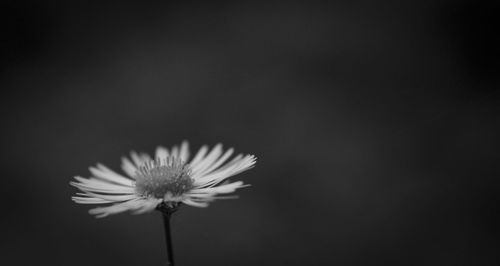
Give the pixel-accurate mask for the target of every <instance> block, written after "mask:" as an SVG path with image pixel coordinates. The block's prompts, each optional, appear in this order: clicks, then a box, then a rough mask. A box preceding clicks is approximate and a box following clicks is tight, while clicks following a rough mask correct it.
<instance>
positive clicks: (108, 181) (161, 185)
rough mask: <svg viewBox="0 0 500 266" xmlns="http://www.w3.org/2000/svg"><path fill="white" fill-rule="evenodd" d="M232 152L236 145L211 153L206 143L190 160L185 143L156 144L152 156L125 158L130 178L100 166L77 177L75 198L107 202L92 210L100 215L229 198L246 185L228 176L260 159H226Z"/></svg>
mask: <svg viewBox="0 0 500 266" xmlns="http://www.w3.org/2000/svg"><path fill="white" fill-rule="evenodd" d="M232 154H233V149H232V148H231V149H229V150H227V151H225V152H224V151H223V149H222V145H221V144H217V145H216V146H215V147H214V148H213V149H212V150H210V152H209V148H208V147H207V146H203V147H201V148H200V150H199V151H198V152H197V153H196V155H195V156H194V158H193V159H192V160H191V161H189V164H188V160H189V147H188V142H187V141H184V142H183V143H182V144H181V145H180V147H177V146H174V147H172V149H170V150H168V149H166V148H164V147H158V148H157V149H156V155H155V158H154V159H152V158H151V157H150V156H149V155H148V154H145V153H141V154H138V153H136V152H133V151H132V152H131V153H130V157H131V159H132V161H131V160H130V159H129V158H126V157H122V169H123V171H124V172H125V173H126V174H127V175H128V177H127V176H124V175H121V174H118V173H116V172H114V171H112V170H111V169H109V168H107V167H106V166H104V165H102V164H97V166H96V167H90V168H89V169H90V172H91V173H92V177H90V178H83V177H79V176H76V177H75V179H76V180H77V182H70V184H71V185H73V186H75V187H77V188H78V189H80V190H81V191H82V192H83V193H77V196H74V197H72V199H73V201H75V202H77V203H81V204H108V206H102V207H97V208H94V209H91V210H90V211H89V213H90V214H93V215H96V217H98V218H101V217H105V216H108V215H110V214H117V213H121V212H125V211H132V213H134V214H139V213H145V212H149V211H152V210H154V209H155V208H159V207H163V208H176V207H177V205H178V204H179V203H181V202H182V203H185V204H187V205H191V206H195V207H207V206H208V204H209V202H211V201H213V200H215V199H222V198H231V197H222V196H218V195H219V194H226V193H232V192H234V191H235V190H236V189H238V188H242V187H246V186H248V185H245V184H243V182H242V181H237V182H233V183H229V182H228V181H227V178H229V177H231V176H233V175H236V174H238V173H241V172H243V171H246V170H248V169H250V168H252V167H253V166H254V164H255V162H256V158H255V156H253V155H242V154H240V155H238V156H236V157H234V158H233V159H232V160H231V161H229V162H227V160H228V159H229V158H230V157H231V155H232ZM224 181H226V182H224ZM233 198H234V197H233Z"/></svg>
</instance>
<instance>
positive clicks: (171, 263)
mask: <svg viewBox="0 0 500 266" xmlns="http://www.w3.org/2000/svg"><path fill="white" fill-rule="evenodd" d="M161 213H162V214H163V226H164V227H165V240H166V244H167V256H168V258H167V265H169V266H174V250H173V246H172V232H171V231H170V217H171V214H172V213H171V212H168V211H162V212H161Z"/></svg>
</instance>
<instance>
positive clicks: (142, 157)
mask: <svg viewBox="0 0 500 266" xmlns="http://www.w3.org/2000/svg"><path fill="white" fill-rule="evenodd" d="M130 157H131V158H132V161H134V163H135V167H136V168H138V167H140V166H141V165H143V164H144V163H145V162H147V161H150V160H151V158H150V157H149V155H147V154H146V153H141V154H138V153H137V152H135V151H131V152H130Z"/></svg>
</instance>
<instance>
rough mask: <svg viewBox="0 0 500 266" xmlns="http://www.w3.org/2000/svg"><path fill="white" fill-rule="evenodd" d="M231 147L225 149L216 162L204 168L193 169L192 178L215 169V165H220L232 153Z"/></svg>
mask: <svg viewBox="0 0 500 266" xmlns="http://www.w3.org/2000/svg"><path fill="white" fill-rule="evenodd" d="M233 151H234V150H233V148H230V149H229V150H227V151H226V152H225V153H224V155H222V156H221V157H220V158H219V159H218V160H217V161H216V162H214V163H212V165H210V166H209V167H207V168H205V169H204V170H199V171H196V172H195V171H193V178H194V179H196V178H197V177H199V176H202V175H205V174H208V173H210V172H211V171H213V170H215V169H216V168H217V167H219V166H220V165H222V164H223V163H224V162H225V161H226V160H227V159H228V158H229V157H230V156H231V155H232V154H233Z"/></svg>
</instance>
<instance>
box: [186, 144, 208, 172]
mask: <svg viewBox="0 0 500 266" xmlns="http://www.w3.org/2000/svg"><path fill="white" fill-rule="evenodd" d="M207 151H208V146H206V145H205V146H203V147H201V148H200V149H199V150H198V152H197V153H196V155H195V156H194V158H193V160H191V162H189V164H190V165H191V168H193V167H196V165H197V164H198V163H199V162H200V161H201V160H202V159H203V158H204V157H205V154H206V153H207Z"/></svg>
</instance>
